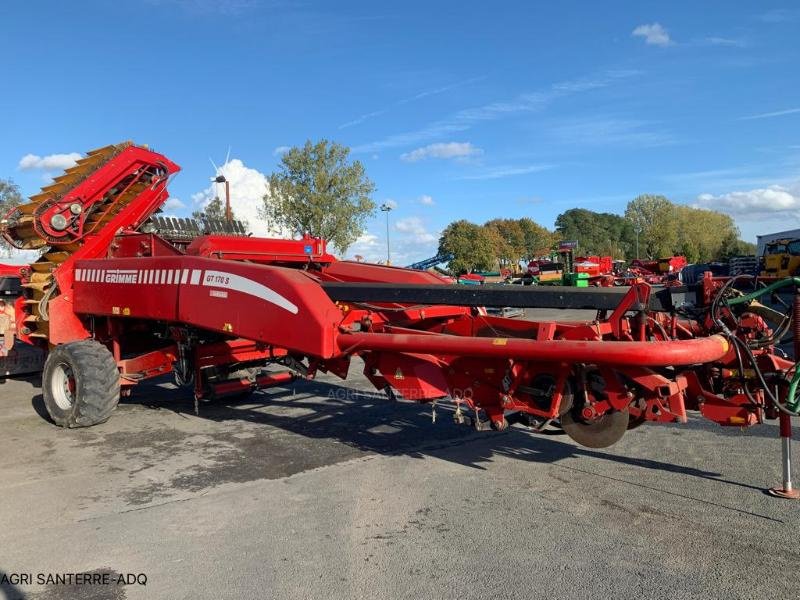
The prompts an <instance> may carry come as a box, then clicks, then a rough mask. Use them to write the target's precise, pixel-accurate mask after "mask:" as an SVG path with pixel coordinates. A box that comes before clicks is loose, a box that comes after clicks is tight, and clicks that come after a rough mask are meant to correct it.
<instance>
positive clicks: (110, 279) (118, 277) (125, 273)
mask: <svg viewBox="0 0 800 600" xmlns="http://www.w3.org/2000/svg"><path fill="white" fill-rule="evenodd" d="M136 275H137V272H136V271H129V270H127V269H115V270H113V271H106V278H105V279H104V280H103V281H104V282H105V283H137V281H136Z"/></svg>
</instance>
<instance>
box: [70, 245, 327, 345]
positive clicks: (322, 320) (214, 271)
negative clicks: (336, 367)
mask: <svg viewBox="0 0 800 600" xmlns="http://www.w3.org/2000/svg"><path fill="white" fill-rule="evenodd" d="M75 266H76V269H75V284H74V286H75V287H74V295H75V304H74V310H75V312H77V313H81V314H92V315H105V316H112V317H122V318H124V317H131V318H139V319H153V320H158V321H167V322H181V323H186V324H188V325H194V326H197V327H200V328H203V329H208V330H211V331H217V332H220V333H225V334H230V335H231V336H235V337H241V338H246V339H251V340H255V341H258V342H263V343H266V344H270V345H275V346H279V347H282V348H288V349H290V350H293V351H297V352H301V353H304V354H313V355H314V356H319V357H321V358H329V357H331V356H334V355H335V354H338V353H339V350H338V346H337V344H336V336H337V333H338V329H337V326H338V324H339V323H340V322H341V320H342V313H341V311H340V310H339V309H338V308H337V307H336V305H335V304H334V303H333V302H332V301H331V299H330V298H329V297H328V296H327V294H325V292H324V291H323V289H322V288H321V287H320V285H319V283H318V282H317V281H316V280H315V279H314V278H312V277H311V276H309V275H307V274H306V273H304V272H302V271H298V270H296V269H285V268H281V267H271V266H264V265H254V264H250V263H241V262H234V261H221V260H215V259H209V258H199V257H191V256H176V257H145V258H119V259H100V260H82V261H78V262H77V263H76V265H75Z"/></svg>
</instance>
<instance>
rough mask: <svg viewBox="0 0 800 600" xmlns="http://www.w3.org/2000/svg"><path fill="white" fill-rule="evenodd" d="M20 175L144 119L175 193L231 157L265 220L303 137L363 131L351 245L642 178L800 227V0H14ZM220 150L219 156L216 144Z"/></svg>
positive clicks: (5, 74)
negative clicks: (285, 155)
mask: <svg viewBox="0 0 800 600" xmlns="http://www.w3.org/2000/svg"><path fill="white" fill-rule="evenodd" d="M0 22H2V23H3V28H2V29H3V34H2V36H0V77H1V79H0V82H2V83H0V115H2V129H0V177H3V178H8V177H10V178H12V179H13V180H14V181H15V182H17V183H18V184H19V185H20V187H21V189H22V191H23V192H24V194H25V195H31V194H33V193H35V192H36V191H38V189H39V188H40V187H41V186H42V185H45V184H46V182H47V181H49V178H51V177H52V176H54V175H57V174H58V173H59V172H60V170H61V169H63V168H64V167H65V166H69V165H70V164H71V163H72V161H74V160H75V158H76V157H77V156H78V155H80V154H81V153H84V152H86V151H87V150H90V149H92V148H96V147H99V146H104V145H107V144H109V143H116V142H119V141H122V140H128V139H130V140H134V141H136V142H137V143H140V144H149V145H150V146H151V147H152V148H154V149H155V150H157V151H159V152H162V153H164V154H166V155H167V156H168V157H169V158H171V159H172V160H174V161H175V162H177V163H178V164H179V165H181V167H182V172H181V173H179V174H178V176H177V177H176V178H175V179H174V180H173V181H172V183H171V185H170V191H171V196H172V197H171V198H170V200H169V201H168V203H167V205H166V206H165V211H166V212H167V213H168V214H173V215H177V216H184V215H188V214H189V213H190V212H191V211H192V210H194V209H196V208H198V207H201V206H202V205H203V204H204V203H205V202H207V201H208V200H209V199H210V198H211V197H213V195H214V189H213V188H212V185H211V183H210V178H211V177H212V176H213V175H214V174H215V169H216V168H220V169H221V171H222V172H223V173H224V174H225V175H226V176H227V177H228V179H229V180H230V181H231V184H232V194H233V206H234V210H235V211H236V212H237V213H238V214H239V215H240V216H243V217H245V218H246V219H247V220H248V222H249V223H250V225H251V227H252V228H253V230H254V231H255V232H257V233H260V234H268V233H269V228H268V227H267V225H266V224H265V223H263V222H262V221H261V220H260V219H259V217H258V205H259V202H260V200H259V199H260V197H261V196H263V194H264V193H265V191H266V177H267V175H268V174H269V173H271V172H273V171H274V170H275V169H276V168H277V166H278V164H279V161H280V155H281V153H282V152H283V151H285V149H286V148H287V147H291V146H295V145H302V144H303V143H304V142H305V141H306V140H307V139H312V140H317V139H320V138H326V139H329V140H334V141H337V142H339V143H341V144H344V145H347V146H349V147H350V148H351V151H352V158H353V159H357V160H359V161H361V162H362V163H363V164H364V166H365V168H366V171H367V174H368V175H369V177H370V178H371V179H372V180H373V181H374V182H375V184H376V188H377V189H376V192H375V195H374V199H375V201H376V202H377V203H378V204H379V205H380V204H388V205H389V206H391V207H393V210H391V211H390V212H388V213H385V212H380V211H376V215H375V217H374V218H372V219H370V220H369V222H368V224H367V229H366V231H365V232H364V234H363V235H362V236H361V237H360V238H359V240H358V241H357V242H356V244H354V245H353V246H352V247H351V248H349V249H348V250H347V252H346V253H345V256H346V257H352V256H354V255H356V254H360V255H362V256H364V257H366V258H367V259H368V260H385V258H386V217H387V216H388V217H389V237H390V244H391V251H392V262H393V264H399V265H403V264H409V263H411V262H413V261H415V260H419V259H423V258H427V257H429V256H432V255H434V254H435V253H436V246H437V241H438V237H439V233H440V232H441V230H442V229H443V228H444V227H446V226H447V224H448V223H450V222H451V221H454V220H456V219H462V218H464V219H468V220H471V221H474V222H477V223H482V222H485V221H487V220H489V219H492V218H497V217H504V218H519V217H523V216H527V217H531V218H533V219H534V220H536V221H537V222H539V223H541V224H542V225H544V226H547V227H553V224H554V221H555V219H556V217H557V216H558V215H559V214H560V213H562V212H564V211H566V210H568V209H570V208H574V207H581V208H587V209H590V210H594V211H602V212H615V213H620V214H621V213H623V212H624V210H625V205H626V204H627V202H628V201H629V200H631V199H632V198H634V197H635V196H637V195H639V194H644V193H652V194H664V195H666V196H667V197H668V198H670V199H671V200H673V201H674V202H678V203H683V204H689V205H692V206H700V207H706V208H713V209H716V210H721V211H724V212H727V213H728V214H730V215H732V216H733V217H734V218H735V220H736V222H737V224H738V226H739V228H740V230H741V232H742V237H743V238H744V239H746V240H748V241H755V236H756V235H758V234H761V233H769V232H772V231H778V230H782V229H789V228H792V227H800V219H799V218H798V217H799V216H800V77H798V76H797V73H798V70H800V69H798V64H800V37H798V35H797V31H798V28H799V27H800V3H797V2H775V3H770V2H766V3H765V2H745V1H739V2H730V1H724V2H723V1H720V2H714V1H708V2H703V3H698V2H684V1H674V2H663V0H662V1H660V2H650V1H638V2H634V1H629V2H614V1H608V2H589V1H585V2H577V1H570V0H562V1H560V2H533V1H528V2H513V1H508V2H503V3H491V2H478V1H469V0H461V1H457V2H448V1H436V0H427V1H425V2H417V1H415V0H407V1H406V2H403V3H380V2H374V1H373V2H348V1H345V0H341V1H339V2H335V3H334V2H317V1H312V0H307V1H304V2H294V1H291V0H285V1H280V0H277V1H270V0H127V1H126V2H108V1H101V0H79V1H77V2H61V1H48V0H40V1H37V2H6V3H3V5H2V6H0ZM212 161H213V163H214V165H215V166H212Z"/></svg>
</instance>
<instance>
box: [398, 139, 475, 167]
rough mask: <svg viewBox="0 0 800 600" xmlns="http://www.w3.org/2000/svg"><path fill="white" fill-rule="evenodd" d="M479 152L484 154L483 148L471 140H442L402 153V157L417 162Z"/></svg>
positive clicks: (466, 156) (464, 155)
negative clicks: (474, 144) (471, 142)
mask: <svg viewBox="0 0 800 600" xmlns="http://www.w3.org/2000/svg"><path fill="white" fill-rule="evenodd" d="M479 154H483V150H481V149H480V148H476V147H475V146H473V145H472V144H470V143H469V142H440V143H437V144H430V145H428V146H423V147H422V148H417V149H416V150H412V151H411V152H406V153H405V154H401V155H400V158H401V159H402V160H404V161H406V162H417V161H419V160H426V159H428V158H445V159H449V158H456V159H464V158H468V157H470V156H477V155H479Z"/></svg>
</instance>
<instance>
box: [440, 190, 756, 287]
mask: <svg viewBox="0 0 800 600" xmlns="http://www.w3.org/2000/svg"><path fill="white" fill-rule="evenodd" d="M560 240H577V241H578V254H581V255H600V256H613V257H614V258H618V259H624V260H632V259H634V258H645V259H656V258H664V257H667V256H673V255H683V256H685V257H686V259H687V260H688V261H689V262H692V263H696V262H709V261H713V260H726V259H728V258H730V257H732V256H738V255H745V254H754V253H755V245H754V244H750V243H748V242H745V241H743V240H741V239H739V230H738V228H737V227H736V224H735V223H734V221H733V219H732V218H731V217H729V216H728V215H725V214H722V213H720V212H716V211H713V210H706V209H700V208H693V207H690V206H685V205H682V204H675V203H673V202H670V201H669V200H668V199H667V198H665V197H664V196H654V195H643V196H639V197H637V198H634V199H633V200H631V201H630V202H629V203H628V205H627V207H626V209H625V214H624V215H617V214H613V213H601V212H594V211H591V210H587V209H585V208H571V209H569V210H567V211H565V212H563V213H561V214H560V215H558V217H557V218H556V221H555V230H554V231H550V230H548V229H547V228H546V227H543V226H542V225H539V224H538V223H536V222H535V221H533V220H532V219H530V218H527V217H526V218H523V219H492V220H491V221H488V222H486V223H484V224H483V225H477V224H475V223H471V222H469V221H466V220H463V219H461V220H459V221H454V222H453V223H451V224H450V225H448V226H447V227H446V228H445V230H444V231H443V232H442V235H441V238H440V239H439V252H440V253H447V254H452V255H453V259H452V260H451V261H450V264H449V267H450V269H451V270H453V271H454V272H458V273H463V272H468V271H481V270H490V269H495V268H498V267H503V266H511V265H517V264H519V263H520V262H523V261H528V260H531V259H533V258H536V257H538V256H544V255H547V254H549V253H550V252H551V251H552V250H554V249H555V248H556V246H557V244H558V242H559V241H560Z"/></svg>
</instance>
